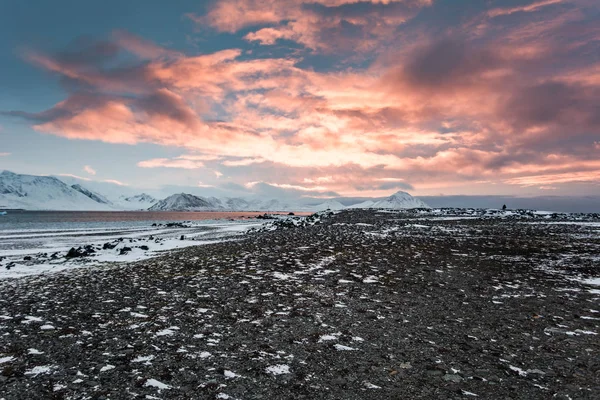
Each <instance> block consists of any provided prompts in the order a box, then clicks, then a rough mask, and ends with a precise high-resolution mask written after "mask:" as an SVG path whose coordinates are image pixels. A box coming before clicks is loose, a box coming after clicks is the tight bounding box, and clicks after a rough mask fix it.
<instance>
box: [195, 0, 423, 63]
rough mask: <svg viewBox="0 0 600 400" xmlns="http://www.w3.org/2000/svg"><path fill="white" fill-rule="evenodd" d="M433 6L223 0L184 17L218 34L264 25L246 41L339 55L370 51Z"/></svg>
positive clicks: (395, 0) (392, 0) (403, 0)
mask: <svg viewBox="0 0 600 400" xmlns="http://www.w3.org/2000/svg"><path fill="white" fill-rule="evenodd" d="M432 4H433V0H387V1H379V0H365V1H357V0H222V1H218V2H215V3H213V5H212V7H211V8H210V9H209V11H208V13H207V14H206V15H197V14H188V17H189V18H190V19H192V20H193V21H194V22H196V23H197V24H198V25H199V26H207V25H208V26H211V27H213V28H215V29H217V30H218V31H221V32H231V33H234V32H238V31H240V30H242V29H246V28H255V27H260V26H261V25H262V26H264V25H268V26H265V27H262V28H260V29H258V30H256V31H251V32H249V33H248V34H247V35H246V36H245V37H244V38H245V39H246V40H248V41H256V42H259V43H261V44H262V45H272V44H275V42H276V41H277V40H280V39H287V40H292V41H295V42H298V43H299V44H301V45H303V46H305V47H307V48H309V49H313V50H319V51H327V52H331V51H333V52H338V51H341V50H343V51H356V50H357V49H358V50H372V49H373V48H375V47H376V45H377V43H380V42H382V41H385V40H389V39H390V38H392V37H393V34H394V31H395V30H396V28H397V26H398V25H401V24H403V23H405V22H406V21H408V20H410V19H412V18H413V17H415V16H416V15H417V14H418V12H419V11H420V10H421V9H422V8H424V7H428V6H431V5H432Z"/></svg>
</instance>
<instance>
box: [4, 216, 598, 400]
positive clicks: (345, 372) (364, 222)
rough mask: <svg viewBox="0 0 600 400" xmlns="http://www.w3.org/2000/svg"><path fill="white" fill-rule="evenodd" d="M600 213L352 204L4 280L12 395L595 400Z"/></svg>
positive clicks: (7, 382) (7, 380)
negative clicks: (194, 243)
mask: <svg viewBox="0 0 600 400" xmlns="http://www.w3.org/2000/svg"><path fill="white" fill-rule="evenodd" d="M467 217H468V218H467ZM598 221H600V219H599V217H598V215H552V214H533V213H532V214H531V215H529V214H527V213H526V212H523V213H520V212H517V213H512V212H511V213H509V212H506V213H502V212H491V213H490V212H488V211H487V210H482V211H474V212H470V211H468V210H467V211H465V210H463V211H459V210H440V212H436V211H435V210H434V212H427V213H426V212H420V211H414V212H376V211H365V210H356V211H342V212H339V213H336V214H333V213H332V214H331V215H322V216H320V217H315V218H311V219H306V220H302V221H300V220H297V221H295V222H286V221H277V222H274V223H269V224H267V226H264V227H262V228H261V229H259V231H253V232H250V233H248V234H246V235H245V237H244V238H240V240H236V241H229V242H221V243H214V244H208V245H205V246H198V247H187V248H184V249H180V250H177V251H173V252H170V253H167V254H165V255H162V256H159V257H156V258H152V259H147V260H142V261H140V262H136V263H130V264H119V265H116V264H106V265H100V266H97V267H96V268H94V269H81V268H80V269H75V270H72V271H68V272H66V271H65V272H59V273H55V274H48V275H42V276H31V277H23V278H19V279H5V280H3V281H0V293H2V296H1V297H0V337H1V338H2V339H1V340H0V371H1V374H0V387H2V389H3V394H2V395H0V398H1V397H2V396H4V398H6V399H35V398H64V399H81V398H95V399H101V398H104V399H108V398H114V399H121V398H140V399H144V398H145V399H153V398H159V399H266V398H273V399H291V398H294V399H296V398H304V399H388V398H400V399H402V398H406V399H412V398H435V399H438V398H439V399H462V398H473V397H475V396H477V397H478V398H485V399H498V398H501V399H509V398H510V399H521V398H523V399H547V398H555V399H597V398H599V397H600V386H599V383H598V382H599V381H598V376H599V374H600V359H599V357H598V354H599V351H600V340H599V337H598V334H599V333H600V304H599V302H600V290H599V289H600V286H598V278H599V277H600V271H599V265H598V261H599V260H598V255H599V254H600V226H598V224H597V222H598ZM548 222H568V223H560V224H558V223H548Z"/></svg>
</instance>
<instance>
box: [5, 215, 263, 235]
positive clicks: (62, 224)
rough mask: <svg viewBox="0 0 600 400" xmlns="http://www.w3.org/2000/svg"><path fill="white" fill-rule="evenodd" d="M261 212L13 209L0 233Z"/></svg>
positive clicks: (220, 217)
mask: <svg viewBox="0 0 600 400" xmlns="http://www.w3.org/2000/svg"><path fill="white" fill-rule="evenodd" d="M262 214H263V213H261V212H179V211H9V212H8V214H6V215H3V216H0V233H2V232H3V231H4V232H7V231H17V230H27V231H31V230H40V231H41V230H45V231H52V230H56V231H58V230H66V229H69V230H72V229H98V228H102V229H107V228H110V227H146V226H149V225H152V224H153V223H157V224H158V223H165V222H176V221H218V220H231V219H233V220H241V219H247V218H248V217H256V216H257V215H262Z"/></svg>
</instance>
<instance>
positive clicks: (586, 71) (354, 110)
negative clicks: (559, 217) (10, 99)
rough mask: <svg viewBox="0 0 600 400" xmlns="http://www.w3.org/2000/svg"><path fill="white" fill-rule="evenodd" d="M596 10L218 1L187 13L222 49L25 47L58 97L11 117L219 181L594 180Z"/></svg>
mask: <svg viewBox="0 0 600 400" xmlns="http://www.w3.org/2000/svg"><path fill="white" fill-rule="evenodd" d="M166 6H167V5H166V3H165V7H166ZM599 13H600V5H599V4H598V2H597V1H592V0H542V1H489V2H480V1H472V2H468V1H466V2H448V1H436V0H396V1H395V0H371V1H357V0H311V1H299V0H219V1H213V2H209V3H207V4H206V7H204V8H203V10H202V11H198V10H193V9H192V10H190V11H189V12H187V13H184V14H183V15H182V16H181V18H182V19H183V20H186V21H188V22H189V23H190V25H191V26H190V27H189V32H188V35H189V36H190V37H191V38H195V39H197V40H198V43H201V42H202V41H203V40H212V41H213V43H211V47H212V48H213V50H211V51H201V50H194V48H193V47H192V48H186V49H182V48H174V47H170V46H169V45H167V44H163V43H161V42H159V41H151V40H149V39H146V38H144V37H143V36H142V35H140V34H138V33H137V32H129V31H128V30H127V29H126V28H127V27H122V26H115V27H114V28H113V30H112V32H111V33H110V34H109V35H107V36H106V37H95V38H89V37H88V38H85V39H84V40H76V41H75V44H74V45H70V46H67V47H66V48H65V49H63V50H60V51H49V50H47V49H44V48H40V47H36V46H30V45H29V44H27V43H25V44H24V46H23V48H22V50H21V51H20V53H19V54H20V55H21V57H22V59H23V62H25V63H28V64H30V65H33V66H35V67H37V68H39V69H41V70H43V71H46V72H49V73H50V77H49V78H48V79H55V80H58V81H59V82H60V84H61V87H62V88H63V90H64V92H63V96H62V99H61V100H60V101H59V102H58V103H56V104H48V107H47V109H46V110H44V111H41V112H40V111H37V110H27V109H19V110H15V111H9V112H4V113H3V115H4V117H5V118H9V117H20V118H23V119H25V120H26V121H27V122H28V123H29V124H30V125H31V126H32V127H33V129H35V130H36V131H37V132H39V133H42V134H51V135H56V136H59V137H63V138H67V139H82V140H90V141H101V142H105V143H111V144H115V145H116V144H127V145H133V146H135V145H139V144H142V143H151V144H155V145H159V146H161V147H165V148H167V147H168V148H170V149H173V148H175V149H178V153H177V152H176V153H175V154H176V155H173V152H171V153H170V154H171V155H169V156H164V157H155V156H148V157H146V158H144V157H140V159H139V160H138V162H137V166H136V167H137V168H143V169H148V168H169V170H170V171H171V170H172V171H179V170H180V171H182V173H183V172H185V173H188V174H197V175H196V181H201V182H203V183H202V185H208V186H210V185H213V184H216V183H215V182H220V181H223V179H225V178H226V179H227V180H229V181H231V182H233V183H236V184H239V185H248V184H251V183H253V182H262V183H268V184H270V185H272V186H274V187H277V188H284V189H295V190H300V191H303V192H314V193H317V194H318V193H337V194H341V195H353V196H357V195H384V194H389V193H391V192H393V191H395V190H398V189H403V190H410V191H411V192H413V193H416V194H419V193H437V192H440V191H444V192H452V189H451V188H452V187H459V186H460V187H464V186H465V185H478V184H481V182H486V183H487V184H501V185H505V186H504V187H506V188H508V190H510V187H515V188H517V187H534V188H539V190H542V191H543V190H548V188H552V189H555V188H557V187H560V186H561V185H568V184H570V183H587V184H590V185H595V186H596V187H600V186H598V184H599V183H600V163H599V162H598V160H599V159H600V145H599V143H600V58H598V54H600V16H599ZM76 37H77V32H74V39H76ZM219 38H220V39H221V40H222V46H221V45H219V43H220V42H219V40H220V39H219ZM88 168H89V169H88ZM85 170H86V171H87V172H88V173H90V174H92V175H93V174H95V173H96V171H94V170H93V169H91V167H89V166H86V167H85ZM92 171H93V172H92ZM221 175H224V176H223V177H220V176H221ZM211 179H212V181H211ZM598 191H600V189H598Z"/></svg>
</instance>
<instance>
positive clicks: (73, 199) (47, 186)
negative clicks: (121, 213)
mask: <svg viewBox="0 0 600 400" xmlns="http://www.w3.org/2000/svg"><path fill="white" fill-rule="evenodd" d="M0 207H2V208H23V209H26V210H86V211H87V210H89V211H92V210H110V209H111V208H110V206H109V205H108V204H105V203H100V202H98V201H96V200H93V199H92V198H90V197H89V196H88V195H86V194H84V193H82V192H81V191H80V190H76V189H74V188H73V187H71V186H69V185H67V184H65V183H64V182H62V181H61V180H59V179H57V178H55V177H51V176H34V175H20V174H15V173H13V172H10V171H3V172H2V173H0Z"/></svg>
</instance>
